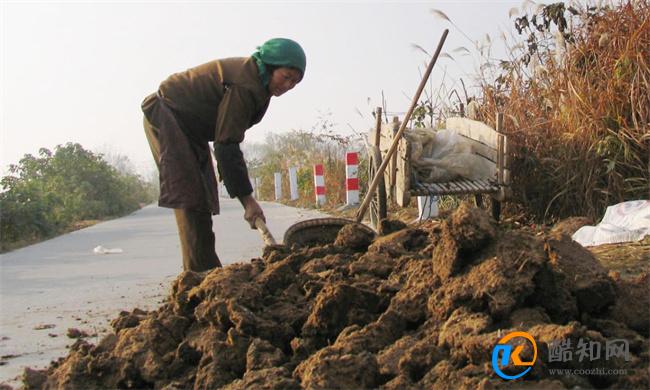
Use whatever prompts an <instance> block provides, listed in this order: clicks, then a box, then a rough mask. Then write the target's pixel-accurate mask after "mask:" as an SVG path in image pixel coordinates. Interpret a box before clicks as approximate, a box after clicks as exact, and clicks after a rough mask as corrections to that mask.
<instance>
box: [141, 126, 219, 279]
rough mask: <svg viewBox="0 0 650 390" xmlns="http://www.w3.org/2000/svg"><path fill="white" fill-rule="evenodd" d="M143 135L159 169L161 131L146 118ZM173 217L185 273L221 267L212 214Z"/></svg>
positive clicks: (189, 212)
mask: <svg viewBox="0 0 650 390" xmlns="http://www.w3.org/2000/svg"><path fill="white" fill-rule="evenodd" d="M144 132H145V134H146V135H147V140H148V141H149V147H150V148H151V153H152V154H153V158H154V160H155V161H156V165H157V166H158V167H159V168H160V130H159V129H158V128H156V127H155V126H154V125H152V124H151V123H149V121H148V120H147V118H146V117H145V118H144ZM174 215H175V216H176V225H177V226H178V236H179V238H180V240H181V252H182V254H183V269H184V270H186V271H196V272H201V271H206V270H209V269H212V268H215V267H221V261H219V257H218V256H217V252H216V251H215V249H214V232H213V231H212V214H211V213H210V212H208V211H193V210H186V209H174Z"/></svg>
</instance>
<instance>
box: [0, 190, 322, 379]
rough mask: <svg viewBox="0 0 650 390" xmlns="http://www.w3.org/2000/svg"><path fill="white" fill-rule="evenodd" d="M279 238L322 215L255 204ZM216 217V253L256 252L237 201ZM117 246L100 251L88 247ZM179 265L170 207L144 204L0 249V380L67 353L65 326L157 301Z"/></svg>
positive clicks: (92, 328)
mask: <svg viewBox="0 0 650 390" xmlns="http://www.w3.org/2000/svg"><path fill="white" fill-rule="evenodd" d="M261 205H262V208H263V209H264V212H265V215H266V218H267V221H268V225H269V229H270V230H271V232H272V233H273V234H274V236H275V237H276V238H277V239H278V241H279V240H281V239H282V235H283V234H284V231H285V230H286V229H287V228H288V227H289V226H290V225H291V224H293V223H295V222H297V221H299V220H304V219H309V218H316V217H320V216H323V215H322V214H319V213H318V212H316V211H313V210H302V209H295V208H291V207H286V206H283V205H280V204H276V203H267V202H262V203H261ZM221 209H222V210H221V215H219V216H216V217H215V218H214V231H215V235H216V237H217V244H216V245H217V253H218V254H219V257H220V259H221V261H222V263H223V264H224V265H226V264H232V263H236V262H245V261H248V260H249V259H251V258H254V257H258V256H260V254H261V249H262V247H263V242H262V240H261V238H260V236H259V234H258V233H257V232H256V231H254V230H251V229H250V227H249V226H248V224H247V223H246V222H245V221H244V220H243V218H242V217H243V209H242V208H241V206H240V205H239V202H237V201H236V200H231V199H222V200H221ZM99 245H101V246H103V247H105V248H109V249H116V248H119V249H121V250H122V251H123V252H122V253H119V254H105V255H98V254H94V253H93V248H95V247H97V246H99ZM181 270H182V261H181V257H180V244H179V241H178V236H177V233H176V224H175V223H174V216H173V212H172V211H171V210H169V209H163V208H159V207H156V206H148V207H145V208H143V209H142V210H139V211H137V212H135V213H133V214H131V215H129V216H127V217H124V218H120V219H116V220H112V221H108V222H103V223H100V224H97V225H95V226H92V227H89V228H87V229H83V230H79V231H76V232H73V233H70V234H66V235H64V236H60V237H57V238H54V239H52V240H49V241H45V242H42V243H39V244H36V245H32V246H29V247H26V248H23V249H19V250H16V251H14V252H10V253H7V254H4V255H1V256H0V314H1V320H0V357H1V358H0V383H2V382H3V381H6V382H7V383H10V384H14V385H15V384H16V382H15V380H14V378H15V377H16V376H17V375H19V374H20V373H21V372H22V369H23V368H24V367H25V366H30V367H39V368H40V367H45V366H47V365H48V364H49V362H50V361H51V360H52V359H56V358H58V357H61V356H64V355H66V353H67V351H66V346H69V345H71V344H72V343H73V342H74V340H72V339H70V338H68V337H67V335H66V333H67V330H68V329H69V328H77V329H80V330H83V331H86V332H88V333H89V334H95V333H96V334H97V336H95V337H91V338H90V339H89V341H90V342H93V343H94V342H96V341H98V340H99V338H100V337H101V336H103V335H104V334H106V333H107V332H108V330H109V329H110V325H109V323H110V320H111V319H112V318H115V317H116V316H117V314H118V313H119V311H120V310H132V309H133V308H135V307H139V308H142V309H145V310H146V309H153V308H156V307H157V306H158V305H159V303H160V302H161V301H162V300H163V299H164V297H165V296H166V295H167V292H168V290H169V289H170V285H171V281H173V279H174V278H175V277H176V275H178V273H179V272H181Z"/></svg>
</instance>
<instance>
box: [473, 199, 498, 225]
mask: <svg viewBox="0 0 650 390" xmlns="http://www.w3.org/2000/svg"><path fill="white" fill-rule="evenodd" d="M474 199H475V200H476V206H477V207H480V208H482V209H484V210H488V209H489V210H490V212H491V214H492V218H494V220H495V221H497V222H499V218H500V217H501V202H499V201H498V200H496V199H494V198H493V197H491V196H489V195H486V196H483V195H482V194H475V195H474Z"/></svg>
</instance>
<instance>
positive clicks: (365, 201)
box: [355, 29, 449, 222]
mask: <svg viewBox="0 0 650 390" xmlns="http://www.w3.org/2000/svg"><path fill="white" fill-rule="evenodd" d="M447 34H449V30H448V29H445V31H444V32H443V33H442V37H441V38H440V42H439V43H438V48H437V49H436V52H435V53H434V55H433V57H431V62H429V66H428V67H427V70H426V72H424V76H422V81H420V86H419V87H418V90H417V92H416V93H415V95H414V96H413V101H412V102H411V107H410V108H409V110H408V112H407V113H406V116H405V117H404V120H403V121H402V125H401V126H400V128H399V130H398V131H397V134H395V138H394V139H393V143H392V145H391V146H390V149H388V153H387V154H386V157H384V160H383V161H382V163H381V166H380V167H379V169H378V170H377V172H375V177H374V178H373V179H372V183H370V186H369V187H368V192H367V193H366V196H365V197H364V198H363V202H362V203H361V206H360V207H359V210H357V214H356V218H355V219H356V221H357V222H361V220H362V219H363V216H364V215H365V214H366V211H368V206H369V205H370V201H371V200H372V197H373V196H374V194H375V190H376V189H377V186H378V185H379V181H380V178H381V177H382V176H383V175H384V171H385V170H386V167H387V166H388V164H389V163H390V161H391V157H393V154H394V153H395V151H396V150H397V145H399V140H400V139H401V138H402V135H403V134H404V131H405V130H406V125H407V124H408V122H409V120H411V115H413V111H414V110H415V107H416V106H417V104H418V100H420V95H422V90H424V87H425V86H426V84H427V80H428V79H429V76H430V75H431V71H432V70H433V66H434V65H435V64H436V61H437V60H438V55H440V51H441V50H442V46H443V45H444V43H445V39H447Z"/></svg>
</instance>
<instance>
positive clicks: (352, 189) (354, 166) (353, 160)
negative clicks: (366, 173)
mask: <svg viewBox="0 0 650 390" xmlns="http://www.w3.org/2000/svg"><path fill="white" fill-rule="evenodd" d="M358 174H359V155H358V153H357V152H347V153H346V154H345V197H346V200H347V202H346V203H347V205H348V206H352V205H355V204H359V177H358Z"/></svg>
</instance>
